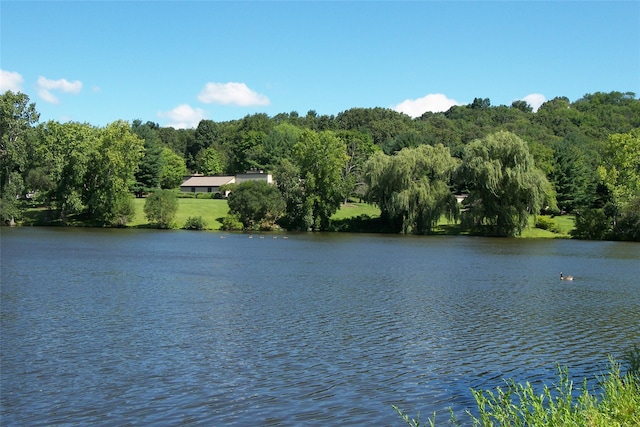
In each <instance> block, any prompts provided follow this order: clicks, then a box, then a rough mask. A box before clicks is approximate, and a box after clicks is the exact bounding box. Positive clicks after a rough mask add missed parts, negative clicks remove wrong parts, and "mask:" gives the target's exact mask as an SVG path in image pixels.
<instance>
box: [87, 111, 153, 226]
mask: <svg viewBox="0 0 640 427" xmlns="http://www.w3.org/2000/svg"><path fill="white" fill-rule="evenodd" d="M96 148H97V149H96V151H95V152H94V155H93V156H92V159H91V167H90V169H89V171H88V174H87V176H86V179H85V182H86V192H85V201H86V204H87V208H88V210H89V213H90V214H91V215H92V216H93V217H94V218H95V219H96V220H97V221H100V222H103V223H105V224H112V223H114V222H115V221H116V220H117V218H118V217H119V216H120V213H119V212H118V211H117V208H118V207H119V206H122V204H120V203H119V201H121V199H122V197H124V195H126V194H128V193H129V188H130V186H131V185H132V183H133V182H134V179H135V176H134V173H135V171H136V170H137V168H138V162H139V161H140V159H141V158H142V156H143V152H144V142H143V141H142V140H141V139H140V138H138V137H137V136H136V135H134V134H133V133H132V132H131V128H130V126H129V123H127V122H124V121H116V122H113V123H111V124H109V125H107V127H106V128H104V129H101V130H100V133H99V136H98V142H97V147H96Z"/></svg>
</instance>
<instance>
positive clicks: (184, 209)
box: [128, 199, 229, 230]
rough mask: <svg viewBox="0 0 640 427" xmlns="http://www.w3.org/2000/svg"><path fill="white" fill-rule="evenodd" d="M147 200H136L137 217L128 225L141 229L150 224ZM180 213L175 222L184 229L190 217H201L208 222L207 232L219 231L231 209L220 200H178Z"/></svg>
mask: <svg viewBox="0 0 640 427" xmlns="http://www.w3.org/2000/svg"><path fill="white" fill-rule="evenodd" d="M145 200H146V199H135V206H136V216H135V218H134V219H133V221H131V222H130V223H129V224H128V225H129V226H130V227H140V226H145V225H147V224H148V221H147V218H145V216H144V202H145ZM178 204H179V207H178V213H177V214H176V219H175V222H176V224H177V226H178V228H182V226H183V225H184V223H185V222H186V221H187V218H189V217H198V216H201V217H202V218H203V219H204V220H205V221H206V222H207V230H219V229H220V226H221V223H220V221H221V220H222V218H224V217H225V216H227V212H228V211H229V207H228V206H227V201H226V200H220V199H178Z"/></svg>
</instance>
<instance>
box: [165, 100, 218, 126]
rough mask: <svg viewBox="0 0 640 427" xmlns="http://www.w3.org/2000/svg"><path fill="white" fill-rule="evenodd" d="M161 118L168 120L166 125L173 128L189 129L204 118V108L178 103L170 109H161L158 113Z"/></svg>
mask: <svg viewBox="0 0 640 427" xmlns="http://www.w3.org/2000/svg"><path fill="white" fill-rule="evenodd" d="M158 116H159V117H161V118H166V119H168V120H169V123H168V124H167V126H170V127H172V128H174V129H191V128H195V127H197V126H198V123H200V121H201V120H203V119H205V118H206V114H205V112H204V110H202V109H201V108H192V107H191V106H190V105H188V104H180V105H178V106H177V107H175V108H174V109H173V110H171V111H161V112H159V113H158Z"/></svg>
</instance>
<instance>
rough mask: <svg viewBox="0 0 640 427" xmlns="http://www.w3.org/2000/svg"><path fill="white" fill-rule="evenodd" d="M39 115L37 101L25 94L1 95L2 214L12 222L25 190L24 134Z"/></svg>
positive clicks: (6, 93) (0, 173)
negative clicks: (31, 101)
mask: <svg viewBox="0 0 640 427" xmlns="http://www.w3.org/2000/svg"><path fill="white" fill-rule="evenodd" d="M39 118H40V115H39V114H38V113H37V112H36V106H35V104H34V103H29V97H28V96H27V95H25V94H24V93H13V92H11V91H7V92H5V93H4V94H2V95H0V216H2V220H3V221H8V222H9V223H10V224H11V225H13V224H14V221H15V217H16V216H18V215H19V213H20V210H19V206H18V202H17V198H18V197H19V196H20V193H21V192H22V190H23V179H22V173H23V172H24V167H25V161H26V158H27V157H26V147H25V142H24V138H23V135H24V133H25V132H26V130H27V129H29V128H30V127H31V125H32V124H34V123H36V122H37V121H38V119H39Z"/></svg>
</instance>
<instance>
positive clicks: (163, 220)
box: [144, 190, 178, 228]
mask: <svg viewBox="0 0 640 427" xmlns="http://www.w3.org/2000/svg"><path fill="white" fill-rule="evenodd" d="M176 212H178V197H177V196H176V195H175V193H174V192H173V191H171V190H158V191H155V192H153V193H151V195H149V197H147V200H146V201H145V203H144V214H145V216H146V217H147V219H148V220H149V221H150V222H151V223H153V224H155V226H156V227H158V228H172V227H173V225H174V220H175V217H176Z"/></svg>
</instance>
